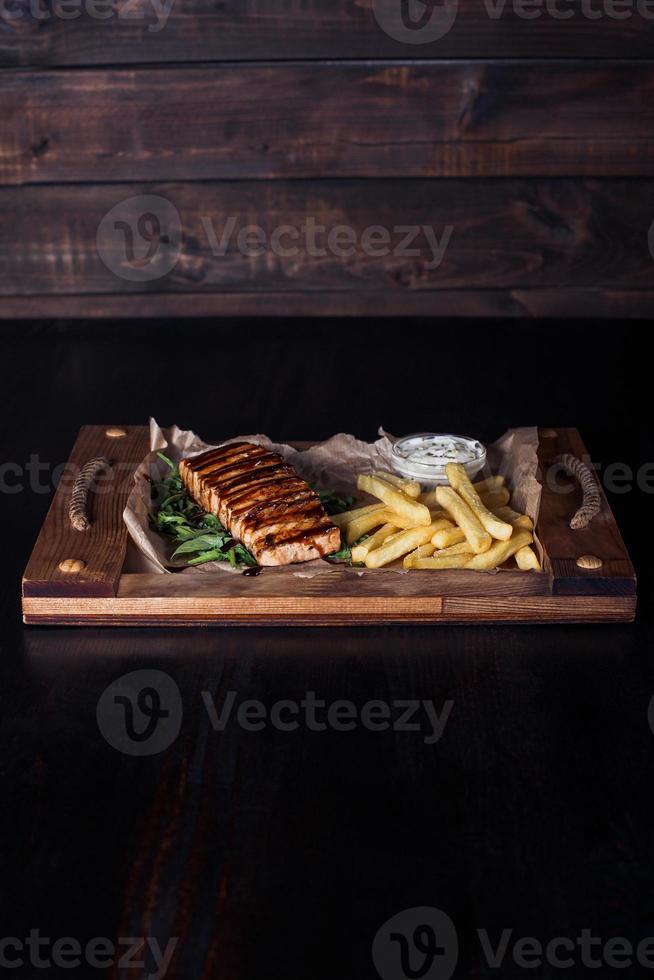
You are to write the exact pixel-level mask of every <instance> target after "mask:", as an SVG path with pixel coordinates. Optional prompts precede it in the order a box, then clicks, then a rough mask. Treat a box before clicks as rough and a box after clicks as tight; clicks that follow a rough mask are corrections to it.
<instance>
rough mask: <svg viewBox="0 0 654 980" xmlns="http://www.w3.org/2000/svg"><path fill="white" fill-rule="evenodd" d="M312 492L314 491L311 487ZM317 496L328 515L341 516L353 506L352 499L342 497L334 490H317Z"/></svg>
mask: <svg viewBox="0 0 654 980" xmlns="http://www.w3.org/2000/svg"><path fill="white" fill-rule="evenodd" d="M312 486H313V488H314V490H315V489H316V487H315V485H313V484H312ZM316 492H317V494H318V496H319V497H320V503H321V504H322V505H323V507H324V508H325V510H326V511H327V513H328V514H343V513H344V512H345V511H346V510H350V508H351V507H352V505H353V504H354V497H343V496H341V495H340V494H338V493H335V491H334V490H317V491H316Z"/></svg>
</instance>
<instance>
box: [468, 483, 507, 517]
mask: <svg viewBox="0 0 654 980" xmlns="http://www.w3.org/2000/svg"><path fill="white" fill-rule="evenodd" d="M473 489H474V488H473ZM479 496H480V500H481V502H482V504H483V505H484V507H486V508H487V509H488V510H492V511H493V513H494V512H495V510H496V509H497V508H499V507H504V506H506V504H508V502H509V500H510V499H511V494H510V493H509V491H508V490H507V489H506V487H500V488H499V490H491V491H489V492H488V493H482V494H480V495H479Z"/></svg>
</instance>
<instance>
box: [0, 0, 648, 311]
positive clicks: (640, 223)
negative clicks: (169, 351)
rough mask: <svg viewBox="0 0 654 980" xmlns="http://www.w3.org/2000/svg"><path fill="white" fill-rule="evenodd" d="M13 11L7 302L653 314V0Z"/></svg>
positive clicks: (2, 168)
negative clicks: (429, 27) (424, 14)
mask: <svg viewBox="0 0 654 980" xmlns="http://www.w3.org/2000/svg"><path fill="white" fill-rule="evenodd" d="M12 2H13V6H12V4H11V3H10V2H9V0H6V3H5V5H4V6H3V7H2V12H0V315H1V316H4V317H22V316H26V317H31V316H48V315H53V316H59V315H61V316H102V315H107V316H116V315H118V316H148V315H156V316H166V315H170V316H178V315H184V314H187V315H205V316H206V315H209V316H211V315H233V314H254V315H265V314H274V315H307V314H309V315H310V314H315V315H320V314H351V315H357V314H358V315H402V314H414V315H442V316H450V315H457V314H465V315H489V316H493V315H516V316H519V315H530V316H539V315H547V316H587V315H591V316H615V317H637V316H650V315H652V313H654V255H653V254H652V249H653V248H654V241H653V239H654V234H652V233H650V228H651V227H652V222H653V221H654V146H653V143H652V136H653V134H654V125H653V123H654V99H653V98H652V96H653V94H654V63H652V62H651V61H650V60H649V59H650V58H651V55H652V44H653V39H654V3H652V2H650V0H634V4H633V7H630V8H629V10H630V12H629V11H627V7H626V6H625V3H624V2H623V3H622V5H621V6H620V11H619V12H621V15H620V17H618V16H615V13H616V10H617V8H615V7H614V5H613V0H592V4H591V5H594V7H597V8H598V10H599V12H600V16H599V17H597V16H595V17H589V16H588V10H587V6H586V7H584V6H582V3H581V0H574V2H571V3H565V2H564V0H557V7H556V8H554V7H553V3H554V0H548V3H549V5H550V6H549V9H548V8H546V7H544V8H543V9H541V10H540V13H539V16H537V17H534V16H531V15H530V16H526V15H525V13H524V10H523V8H521V7H520V6H519V5H518V0H511V2H510V3H509V2H508V0H507V3H506V4H502V3H499V0H497V2H496V0H493V3H491V2H490V0H484V2H474V3H473V2H471V0H459V3H458V7H456V9H455V13H456V17H455V19H454V22H453V24H452V26H451V28H450V30H448V31H446V32H445V33H444V34H443V35H442V36H441V37H439V38H437V39H436V40H434V41H431V42H428V43H424V44H423V43H406V41H401V40H397V39H394V38H393V37H391V36H390V34H391V33H393V30H395V28H393V29H391V30H390V32H389V30H388V20H387V18H388V17H389V16H390V15H391V14H392V13H393V10H394V9H396V8H395V7H392V6H389V4H391V0H375V2H374V3H373V2H371V3H369V4H362V5H359V4H351V3H349V2H348V3H346V2H344V0H329V2H328V0H323V2H316V0H313V2H306V3H303V4H300V3H295V2H293V3H291V4H290V5H289V4H283V3H281V2H280V3H273V2H272V0H267V2H265V3H264V2H261V0H251V2H241V3H226V4H221V5H214V4H212V3H209V0H176V2H174V3H173V5H172V7H171V8H169V11H168V14H166V13H162V12H161V11H163V10H164V8H163V7H162V6H161V5H159V6H157V5H156V4H154V3H153V0H139V4H137V5H135V4H133V3H132V0H129V5H127V6H124V7H120V8H112V9H113V14H112V15H111V16H107V17H106V19H100V18H99V17H97V16H95V17H94V16H91V15H90V14H89V12H88V10H89V8H88V3H89V2H90V0H79V2H80V6H81V8H82V10H81V11H80V15H79V16H77V17H74V18H70V19H63V18H62V17H61V16H57V15H56V12H55V10H56V8H54V7H53V6H52V4H53V2H54V0H42V5H41V7H40V8H35V7H34V4H33V3H32V5H31V7H30V5H29V4H24V3H23V0H12ZM95 2H96V3H98V9H99V10H103V9H104V8H102V6H101V5H100V4H99V0H95ZM162 2H163V0H162ZM450 2H451V3H455V2H456V0H450ZM544 2H545V0H544ZM584 2H585V3H586V5H588V3H591V0H584ZM397 3H398V4H399V0H397ZM393 4H395V0H393ZM498 4H499V5H498ZM648 4H649V5H648ZM85 5H86V6H85ZM627 6H628V4H627ZM563 7H564V8H565V11H567V12H568V13H570V14H571V16H570V17H561V18H559V17H558V16H554V15H553V14H552V10H560V9H563ZM650 7H651V10H650V9H649V8H650ZM37 9H38V10H39V11H40V13H38V16H37V13H35V11H36V10H37ZM452 9H454V8H452ZM524 9H529V10H530V11H531V14H532V15H533V13H534V9H533V6H532V7H531V8H524ZM117 10H118V11H119V13H120V16H119V15H118V14H117V13H116V11H117ZM157 10H159V11H160V13H159V14H158V15H157V14H156V11H157ZM521 11H522V13H521ZM105 12H106V11H105ZM389 12H390V13H389ZM446 12H447V10H446ZM627 13H628V16H626V14H627ZM128 14H129V16H128ZM157 17H158V18H159V21H158V22H157ZM382 23H383V24H386V28H387V29H383V27H382V26H380V24H382ZM452 59H456V60H452ZM144 198H145V200H142V199H144ZM124 201H131V202H132V203H131V204H129V205H121V202H124ZM112 208H117V209H118V210H117V211H114V212H113V213H112V215H110V217H109V218H108V219H106V220H103V219H104V218H105V215H107V212H109V211H111V209H112ZM229 219H232V221H233V222H234V230H233V233H232V236H231V238H230V241H229V244H228V246H227V248H226V249H225V250H224V254H217V253H216V243H215V241H213V242H212V240H211V234H212V233H215V234H218V235H220V233H221V231H222V230H223V228H224V227H225V222H226V221H228V220H229ZM307 221H313V222H314V223H315V224H316V225H317V226H324V227H325V229H326V230H325V233H324V236H323V237H324V238H326V235H327V232H328V231H329V230H330V229H334V228H337V227H339V226H340V227H341V228H342V227H343V226H347V228H348V229H350V230H349V232H347V235H348V238H347V243H348V247H347V248H345V249H344V248H343V247H342V245H341V247H337V248H333V247H332V245H331V244H329V243H328V242H326V241H322V242H321V244H319V245H316V244H315V243H314V244H312V243H311V242H310V241H308V240H307V237H306V234H305V233H304V231H303V229H306V225H307ZM246 226H259V227H260V228H261V229H262V232H257V233H255V244H256V245H257V249H254V248H253V247H252V246H251V247H249V248H248V247H245V248H244V247H243V246H241V247H240V249H239V248H238V247H237V246H236V238H237V235H238V232H239V230H242V229H244V228H245V227H246ZM282 226H291V228H292V229H293V232H292V234H293V236H294V237H293V239H292V240H291V239H290V238H289V237H288V233H287V237H286V238H285V240H284V243H285V246H286V249H284V248H282V249H279V248H274V247H273V246H272V244H271V242H272V240H273V236H274V232H275V229H279V228H280V227H282ZM410 226H415V228H417V229H423V230H421V231H419V233H414V234H413V237H412V240H411V242H410V243H409V244H405V247H404V249H402V248H401V247H399V246H400V240H401V238H402V236H401V235H400V233H399V232H398V231H397V229H398V228H403V227H410ZM426 227H427V228H429V229H432V231H431V232H426V231H424V229H425V228H426ZM371 228H377V229H379V228H381V229H383V232H382V234H383V236H384V238H383V243H382V244H380V240H379V239H374V232H370V231H367V229H371ZM448 229H449V231H448ZM443 234H445V238H444V239H443V238H442V235H443ZM257 235H263V236H264V239H263V241H265V244H263V245H262V247H261V248H258V246H259V245H260V244H261V241H262V239H259V238H256V236H257ZM366 235H368V236H372V237H368V238H366ZM430 235H431V236H433V235H435V236H436V238H437V239H438V240H439V242H442V244H443V245H444V248H443V251H442V255H440V256H439V257H438V258H439V260H438V261H437V262H436V261H435V253H434V246H433V237H430ZM251 241H252V240H251V239H250V243H251ZM340 241H341V242H342V239H341V240H340ZM291 242H292V248H291V249H290V251H289V249H288V246H289V244H291ZM324 245H327V246H328V247H327V248H326V249H325V248H323V247H321V246H324ZM407 248H408V249H409V250H410V253H412V254H405V253H406V250H407ZM325 251H326V253H327V254H323V252H325ZM255 252H257V254H255Z"/></svg>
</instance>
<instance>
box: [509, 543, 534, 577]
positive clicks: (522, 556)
mask: <svg viewBox="0 0 654 980" xmlns="http://www.w3.org/2000/svg"><path fill="white" fill-rule="evenodd" d="M515 560H516V565H517V566H518V568H520V569H521V570H522V571H523V572H530V571H534V572H540V562H539V560H538V556H537V555H536V552H535V551H534V549H533V548H531V547H530V546H529V545H525V547H524V548H519V549H518V550H517V551H516V553H515Z"/></svg>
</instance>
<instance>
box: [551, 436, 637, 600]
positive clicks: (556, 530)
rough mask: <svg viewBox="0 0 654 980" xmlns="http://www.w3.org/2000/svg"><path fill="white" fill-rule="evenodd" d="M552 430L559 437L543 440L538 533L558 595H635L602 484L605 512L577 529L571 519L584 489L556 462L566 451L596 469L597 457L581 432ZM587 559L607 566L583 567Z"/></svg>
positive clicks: (626, 557) (632, 576)
mask: <svg viewBox="0 0 654 980" xmlns="http://www.w3.org/2000/svg"><path fill="white" fill-rule="evenodd" d="M552 431H553V432H554V433H555V435H554V437H553V438H552V437H548V438H541V441H540V447H539V462H540V467H541V473H542V480H541V482H542V486H543V492H542V497H541V507H540V513H539V516H538V533H539V536H540V538H541V540H542V541H543V545H544V547H545V550H546V553H547V558H548V566H549V568H551V571H552V574H553V584H552V589H553V593H554V594H555V595H592V594H594V593H596V592H597V591H598V590H599V591H602V592H604V593H606V594H613V595H635V593H636V577H635V572H634V569H633V566H632V564H631V562H630V560H629V555H628V553H627V549H626V547H625V544H624V541H623V540H622V535H621V534H620V530H619V528H618V525H617V523H616V521H615V518H614V517H613V514H612V513H611V508H610V507H609V504H608V501H607V499H606V495H605V493H604V491H603V489H602V486H601V484H600V482H599V481H597V487H598V490H599V494H600V511H599V513H598V514H597V516H596V517H594V518H593V520H592V521H591V523H590V524H589V525H588V527H585V528H579V529H577V530H573V529H571V528H570V527H569V522H570V518H571V517H572V516H573V514H574V513H575V511H576V510H577V508H578V506H579V504H580V502H581V499H582V494H581V488H580V487H579V484H578V483H577V481H576V480H574V479H573V478H572V477H570V476H568V475H567V474H566V473H565V472H564V471H563V469H562V468H561V466H560V465H558V464H557V463H556V462H555V459H556V457H558V456H560V455H562V454H564V453H572V455H573V456H576V457H577V458H578V459H581V461H582V462H584V463H586V464H587V465H588V466H589V467H590V468H591V469H592V459H591V458H590V456H589V454H588V451H587V449H586V447H585V445H584V443H583V441H582V439H581V437H580V435H579V433H578V432H577V430H576V429H569V428H557V429H553V430H552ZM548 436H550V433H548ZM581 555H594V556H596V557H597V558H600V559H601V561H602V565H601V567H600V568H580V567H579V566H578V565H577V558H579V557H580V556H581Z"/></svg>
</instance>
